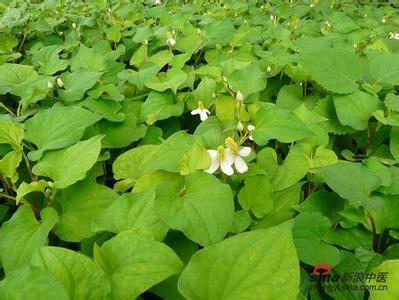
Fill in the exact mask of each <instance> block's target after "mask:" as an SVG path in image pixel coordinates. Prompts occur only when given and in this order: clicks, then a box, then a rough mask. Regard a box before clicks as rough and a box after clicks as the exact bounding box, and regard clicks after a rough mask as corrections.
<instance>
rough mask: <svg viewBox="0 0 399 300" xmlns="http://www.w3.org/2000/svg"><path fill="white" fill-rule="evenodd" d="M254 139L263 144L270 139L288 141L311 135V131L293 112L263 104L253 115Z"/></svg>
mask: <svg viewBox="0 0 399 300" xmlns="http://www.w3.org/2000/svg"><path fill="white" fill-rule="evenodd" d="M254 121H255V127H256V129H255V130H254V132H253V138H254V141H255V142H256V143H257V144H259V145H265V144H267V142H268V141H269V140H271V139H277V140H278V141H280V142H283V143H290V142H294V141H298V140H301V139H304V138H308V137H311V136H312V135H313V132H312V130H311V129H309V128H308V127H307V126H306V125H305V124H304V123H303V122H302V121H301V120H300V119H299V118H298V117H297V116H296V115H295V114H293V113H292V112H290V111H288V110H284V109H280V108H277V107H276V106H275V105H270V104H269V105H265V106H264V107H263V108H261V109H260V110H259V111H258V112H257V113H256V115H255V119H254Z"/></svg>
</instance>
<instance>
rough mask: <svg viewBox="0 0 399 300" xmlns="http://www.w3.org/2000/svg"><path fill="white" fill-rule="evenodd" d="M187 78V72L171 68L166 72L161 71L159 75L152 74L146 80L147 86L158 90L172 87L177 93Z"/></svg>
mask: <svg viewBox="0 0 399 300" xmlns="http://www.w3.org/2000/svg"><path fill="white" fill-rule="evenodd" d="M162 75H163V76H162ZM186 80H187V74H186V73H185V72H184V71H182V70H179V69H173V68H172V69H169V70H168V72H167V73H166V74H163V73H160V75H158V77H156V76H152V77H150V78H149V79H148V80H146V81H145V83H144V84H145V86H146V87H148V88H150V89H152V90H155V91H158V92H163V91H166V90H167V89H171V90H172V91H173V93H174V94H176V92H177V89H178V88H179V87H180V86H181V85H183V83H185V82H186Z"/></svg>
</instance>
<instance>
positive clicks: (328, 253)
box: [292, 212, 341, 266]
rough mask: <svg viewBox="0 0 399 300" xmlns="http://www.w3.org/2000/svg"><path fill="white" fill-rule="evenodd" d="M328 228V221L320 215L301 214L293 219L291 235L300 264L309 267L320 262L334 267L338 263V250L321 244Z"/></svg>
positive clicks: (329, 224) (339, 258)
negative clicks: (302, 263)
mask: <svg viewBox="0 0 399 300" xmlns="http://www.w3.org/2000/svg"><path fill="white" fill-rule="evenodd" d="M330 226H331V223H330V220H329V219H328V218H327V217H324V216H322V215H321V214H320V213H313V212H312V213H310V212H309V213H302V214H299V215H298V216H297V217H296V218H295V223H294V227H293V229H292V234H293V236H294V243H295V247H296V249H297V251H298V257H299V259H300V260H301V261H302V262H304V263H306V264H308V265H311V266H314V265H316V264H318V263H320V262H328V263H329V264H331V265H332V266H335V265H337V264H338V263H339V262H340V260H341V255H340V252H339V250H338V249H337V248H335V247H333V246H330V245H328V244H326V243H324V242H322V239H323V238H324V236H325V235H326V234H327V232H328V231H329V229H330Z"/></svg>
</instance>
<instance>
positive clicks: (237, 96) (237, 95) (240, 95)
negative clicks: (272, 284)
mask: <svg viewBox="0 0 399 300" xmlns="http://www.w3.org/2000/svg"><path fill="white" fill-rule="evenodd" d="M236 100H237V101H240V102H241V101H242V100H244V95H243V94H242V93H241V92H240V91H237V94H236Z"/></svg>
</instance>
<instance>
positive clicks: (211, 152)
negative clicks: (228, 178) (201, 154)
mask: <svg viewBox="0 0 399 300" xmlns="http://www.w3.org/2000/svg"><path fill="white" fill-rule="evenodd" d="M208 154H209V156H210V157H211V159H214V158H216V156H217V155H218V152H217V151H216V150H212V149H211V150H208Z"/></svg>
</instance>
